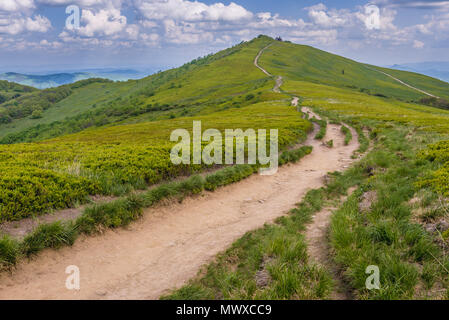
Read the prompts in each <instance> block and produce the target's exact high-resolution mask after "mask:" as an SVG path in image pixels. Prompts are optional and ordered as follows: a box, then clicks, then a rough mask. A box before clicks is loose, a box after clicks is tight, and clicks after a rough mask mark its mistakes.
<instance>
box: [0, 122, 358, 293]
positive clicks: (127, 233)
mask: <svg viewBox="0 0 449 320" xmlns="http://www.w3.org/2000/svg"><path fill="white" fill-rule="evenodd" d="M353 135H354V139H353V140H352V142H351V143H350V145H349V146H344V141H343V140H344V137H343V135H342V134H341V133H340V130H339V127H338V126H336V125H329V126H328V133H327V135H326V137H325V139H326V140H330V139H333V140H334V147H333V148H327V147H325V146H323V145H322V142H321V141H317V140H314V139H313V134H312V135H310V138H309V140H308V141H307V142H306V144H309V145H312V146H313V147H314V150H313V152H312V153H311V154H310V155H308V156H306V157H305V158H303V159H302V160H301V161H300V162H299V163H297V164H291V165H287V166H284V167H282V168H280V169H279V171H278V172H277V174H275V175H272V176H261V175H253V176H251V177H249V178H248V179H246V180H244V181H241V182H239V183H236V184H232V185H229V186H227V187H224V188H221V189H219V190H217V191H216V192H213V193H205V194H204V195H203V196H199V197H197V198H189V199H186V200H185V201H184V202H183V203H181V204H178V203H177V204H170V205H167V206H160V207H157V208H150V209H147V210H146V212H145V215H144V217H143V218H142V219H141V220H139V221H137V222H135V223H133V224H132V225H131V226H129V228H128V229H119V230H115V231H112V230H108V231H106V232H105V233H104V234H103V235H101V236H96V237H82V238H80V239H78V240H77V242H76V243H75V245H74V246H73V247H66V248H63V249H60V250H45V251H44V252H42V253H41V254H39V255H38V256H37V257H36V258H35V259H33V260H32V261H27V262H22V263H19V265H18V266H17V268H16V269H15V270H14V271H13V272H12V273H11V274H9V273H3V274H2V275H0V299H156V298H158V297H159V296H160V295H161V294H163V293H167V292H168V291H169V290H170V289H174V288H177V287H180V286H182V285H183V284H184V283H186V281H187V280H189V279H190V278H192V277H194V276H195V275H196V274H197V272H198V271H199V269H200V267H201V266H202V265H204V264H206V263H208V262H209V261H211V260H212V259H213V258H214V256H215V255H216V254H217V253H219V252H220V251H223V250H225V249H226V248H228V247H229V246H230V245H231V244H232V242H233V241H235V240H236V239H238V238H239V237H241V236H242V235H244V234H245V233H246V232H247V231H250V230H254V229H256V228H259V227H262V226H263V225H264V224H265V223H269V222H271V221H273V219H275V218H277V217H279V216H282V215H284V214H286V213H287V212H288V211H289V210H290V209H291V208H293V207H294V205H295V203H297V202H299V201H300V200H301V199H302V197H303V196H304V195H305V193H306V192H307V191H308V190H309V189H313V188H317V187H320V186H322V185H323V176H324V175H325V174H326V173H327V172H329V171H335V170H343V169H344V168H346V167H347V166H348V165H349V164H350V163H351V162H352V161H353V160H352V159H351V155H352V153H353V152H354V151H355V150H356V149H357V148H358V143H357V135H356V133H355V132H353ZM69 265H76V266H78V267H79V269H80V276H81V289H80V290H79V291H71V290H68V289H66V287H65V281H66V278H67V277H68V275H67V274H66V273H65V270H66V267H67V266H69Z"/></svg>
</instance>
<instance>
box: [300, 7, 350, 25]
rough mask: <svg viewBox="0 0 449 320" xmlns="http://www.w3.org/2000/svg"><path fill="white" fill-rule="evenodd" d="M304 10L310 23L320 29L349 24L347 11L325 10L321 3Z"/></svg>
mask: <svg viewBox="0 0 449 320" xmlns="http://www.w3.org/2000/svg"><path fill="white" fill-rule="evenodd" d="M306 9H307V10H308V15H309V18H310V19H311V20H312V22H313V23H314V24H316V25H319V26H322V27H326V28H332V27H337V26H343V25H348V24H349V23H350V22H351V20H350V15H349V13H348V11H347V10H327V7H326V6H325V5H324V4H322V3H320V4H318V5H315V6H312V7H308V8H306Z"/></svg>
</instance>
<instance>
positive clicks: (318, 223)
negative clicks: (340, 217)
mask: <svg viewBox="0 0 449 320" xmlns="http://www.w3.org/2000/svg"><path fill="white" fill-rule="evenodd" d="M354 190H355V189H354V188H352V189H350V190H349V192H348V195H351V194H352V192H354ZM346 198H347V197H342V198H341V199H340V203H343V202H344V201H346ZM335 210H336V208H330V207H328V208H324V209H323V210H321V211H320V212H317V213H316V214H315V215H314V216H313V222H312V223H311V224H309V225H308V226H307V230H306V233H305V237H306V241H307V252H308V254H309V256H310V258H311V259H312V260H313V261H314V262H315V263H318V264H319V265H321V266H323V267H324V268H326V269H327V270H328V271H329V272H330V273H331V274H332V276H333V279H334V281H335V290H334V291H333V292H332V293H331V299H333V300H348V299H351V293H350V292H349V291H348V289H347V288H346V284H345V283H344V281H343V280H342V279H341V276H340V275H339V273H338V270H337V269H336V267H335V264H334V263H333V262H332V261H331V259H332V258H331V255H330V245H329V239H328V236H329V227H330V223H331V216H332V213H333V212H334V211H335Z"/></svg>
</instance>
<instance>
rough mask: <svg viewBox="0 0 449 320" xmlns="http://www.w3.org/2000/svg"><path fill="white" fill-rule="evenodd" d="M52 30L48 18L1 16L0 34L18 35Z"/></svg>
mask: <svg viewBox="0 0 449 320" xmlns="http://www.w3.org/2000/svg"><path fill="white" fill-rule="evenodd" d="M50 28H51V22H50V20H48V18H46V17H43V16H40V15H36V16H34V17H24V16H22V15H20V14H15V15H8V16H1V15H0V33H7V34H10V35H17V34H19V33H22V32H26V31H30V32H47V31H48V30H49V29H50Z"/></svg>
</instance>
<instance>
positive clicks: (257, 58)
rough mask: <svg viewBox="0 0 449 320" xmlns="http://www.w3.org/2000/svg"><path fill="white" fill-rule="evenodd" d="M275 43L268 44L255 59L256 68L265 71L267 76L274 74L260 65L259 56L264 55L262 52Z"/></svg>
mask: <svg viewBox="0 0 449 320" xmlns="http://www.w3.org/2000/svg"><path fill="white" fill-rule="evenodd" d="M273 44H274V43H271V44H269V45H268V46H266V47H265V48H263V49H261V50H260V51H259V53H258V54H257V56H256V58H255V59H254V65H255V66H256V68H258V69H260V70H261V71H262V72H263V73H265V74H266V75H267V76H269V77H272V76H273V75H272V74H271V73H269V72H268V71H267V70H265V69H264V68H262V67H261V66H259V58H260V56H261V55H262V53H263V52H264V51H265V50H266V49H268V48H269V47H271V46H272V45H273Z"/></svg>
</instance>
